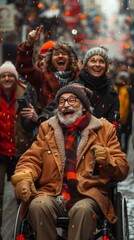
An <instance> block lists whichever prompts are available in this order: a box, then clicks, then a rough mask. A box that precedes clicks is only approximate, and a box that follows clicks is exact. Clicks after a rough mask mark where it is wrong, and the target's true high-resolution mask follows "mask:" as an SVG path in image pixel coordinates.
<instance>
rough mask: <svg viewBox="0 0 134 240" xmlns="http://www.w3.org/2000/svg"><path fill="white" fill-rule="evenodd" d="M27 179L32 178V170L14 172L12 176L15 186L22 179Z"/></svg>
mask: <svg viewBox="0 0 134 240" xmlns="http://www.w3.org/2000/svg"><path fill="white" fill-rule="evenodd" d="M25 179H28V180H32V173H31V172H30V171H27V172H19V173H16V174H14V175H13V176H12V177H11V182H12V184H13V185H14V186H15V185H16V183H18V182H20V181H22V180H25Z"/></svg>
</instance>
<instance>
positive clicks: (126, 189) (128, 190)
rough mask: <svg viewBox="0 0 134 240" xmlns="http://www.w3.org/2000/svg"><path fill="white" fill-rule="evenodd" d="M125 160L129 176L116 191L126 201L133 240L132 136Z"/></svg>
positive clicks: (133, 166) (130, 235)
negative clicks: (127, 164)
mask: <svg viewBox="0 0 134 240" xmlns="http://www.w3.org/2000/svg"><path fill="white" fill-rule="evenodd" d="M127 158H128V160H129V164H130V171H129V175H128V177H127V179H126V180H125V181H123V182H121V183H119V184H118V190H119V191H120V192H121V193H122V196H124V197H125V198H126V200H127V210H128V222H129V239H130V240H134V148H133V145H132V136H131V137H130V141H129V150H128V154H127Z"/></svg>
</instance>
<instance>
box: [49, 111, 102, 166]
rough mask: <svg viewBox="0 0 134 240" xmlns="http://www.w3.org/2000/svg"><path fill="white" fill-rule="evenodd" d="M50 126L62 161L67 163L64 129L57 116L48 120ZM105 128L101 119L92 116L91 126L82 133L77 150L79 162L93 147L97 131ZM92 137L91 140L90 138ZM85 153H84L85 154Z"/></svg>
mask: <svg viewBox="0 0 134 240" xmlns="http://www.w3.org/2000/svg"><path fill="white" fill-rule="evenodd" d="M48 125H49V126H51V127H52V129H53V130H54V136H55V141H56V143H57V147H58V150H59V153H60V156H61V159H62V161H63V162H64V163H65V159H66V157H65V145H64V135H63V131H62V128H61V127H60V125H59V122H58V118H57V117H56V116H54V117H52V118H50V119H49V120H48ZM102 126H103V123H102V121H101V119H97V118H96V117H94V116H93V115H91V120H90V123H89V125H88V126H87V127H86V128H85V129H84V130H83V131H82V132H81V140H80V143H79V145H78V148H77V160H78V162H79V161H80V159H81V157H82V155H83V154H84V152H85V151H86V149H87V148H88V147H89V146H90V145H91V143H92V142H93V141H94V139H95V138H96V133H95V131H96V130H97V129H99V128H101V127H102ZM89 135H90V138H89ZM83 151H84V152H83Z"/></svg>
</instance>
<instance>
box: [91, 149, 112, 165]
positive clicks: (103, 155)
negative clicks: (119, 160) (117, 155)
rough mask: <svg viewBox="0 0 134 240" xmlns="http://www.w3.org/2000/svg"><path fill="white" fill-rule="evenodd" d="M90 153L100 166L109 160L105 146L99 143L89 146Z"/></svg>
mask: <svg viewBox="0 0 134 240" xmlns="http://www.w3.org/2000/svg"><path fill="white" fill-rule="evenodd" d="M91 153H92V154H93V156H94V159H95V161H96V162H97V163H98V164H101V165H102V166H104V165H105V166H106V165H107V164H108V161H109V150H108V148H107V147H102V146H100V145H94V146H92V148H91Z"/></svg>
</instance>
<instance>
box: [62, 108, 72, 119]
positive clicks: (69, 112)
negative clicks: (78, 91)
mask: <svg viewBox="0 0 134 240" xmlns="http://www.w3.org/2000/svg"><path fill="white" fill-rule="evenodd" d="M62 114H63V115H64V117H66V116H72V115H73V114H74V111H73V110H70V109H68V110H65V111H63V112H62Z"/></svg>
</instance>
